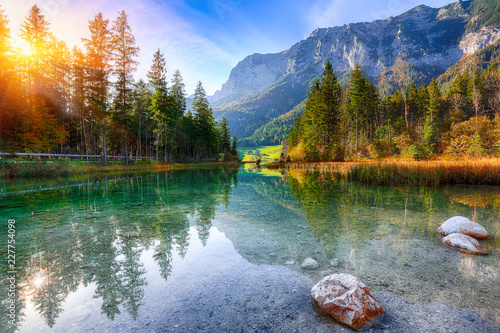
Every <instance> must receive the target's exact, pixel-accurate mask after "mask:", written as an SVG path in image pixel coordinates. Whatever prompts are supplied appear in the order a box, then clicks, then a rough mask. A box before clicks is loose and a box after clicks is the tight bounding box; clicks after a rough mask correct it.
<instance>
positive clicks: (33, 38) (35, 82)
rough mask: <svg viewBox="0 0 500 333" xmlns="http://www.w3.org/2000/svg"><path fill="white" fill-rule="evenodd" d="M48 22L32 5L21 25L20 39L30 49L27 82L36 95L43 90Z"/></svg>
mask: <svg viewBox="0 0 500 333" xmlns="http://www.w3.org/2000/svg"><path fill="white" fill-rule="evenodd" d="M49 25H50V24H49V22H48V21H47V20H46V19H45V16H44V15H43V14H42V11H41V10H40V8H39V7H38V6H37V5H33V6H32V7H31V8H30V10H29V12H28V15H27V16H26V18H25V20H24V22H23V23H22V24H21V38H22V39H24V40H25V41H26V42H27V43H28V45H29V47H30V55H29V57H28V58H29V61H32V62H33V63H32V65H29V69H28V77H29V78H28V81H29V85H30V87H32V88H33V89H34V91H35V92H36V93H42V92H43V89H44V88H45V86H44V85H45V82H44V72H43V70H44V69H45V65H46V61H47V57H48V53H49V45H50V39H51V36H52V34H51V33H50V31H49Z"/></svg>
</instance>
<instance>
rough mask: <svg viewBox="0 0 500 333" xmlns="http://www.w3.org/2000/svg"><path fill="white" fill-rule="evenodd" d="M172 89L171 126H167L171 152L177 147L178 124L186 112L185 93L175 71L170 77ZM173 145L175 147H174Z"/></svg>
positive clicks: (179, 74)
mask: <svg viewBox="0 0 500 333" xmlns="http://www.w3.org/2000/svg"><path fill="white" fill-rule="evenodd" d="M171 82H172V87H171V88H170V94H169V95H170V100H171V109H170V117H171V126H169V127H170V128H169V131H168V132H170V137H171V138H172V140H171V142H172V144H171V148H172V149H171V150H172V151H173V150H174V149H176V148H177V147H176V146H178V137H177V136H178V132H179V129H180V123H181V121H182V116H183V115H184V113H185V112H186V91H185V85H184V82H183V80H182V76H181V72H179V70H176V71H175V73H174V76H173V77H172V81H171ZM174 145H175V147H174Z"/></svg>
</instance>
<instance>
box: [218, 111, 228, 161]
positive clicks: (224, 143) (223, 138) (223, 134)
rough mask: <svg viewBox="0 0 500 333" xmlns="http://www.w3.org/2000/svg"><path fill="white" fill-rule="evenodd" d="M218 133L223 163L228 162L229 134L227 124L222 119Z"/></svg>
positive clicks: (224, 119)
mask: <svg viewBox="0 0 500 333" xmlns="http://www.w3.org/2000/svg"><path fill="white" fill-rule="evenodd" d="M219 131H220V143H219V146H220V152H221V153H222V154H223V156H224V162H227V161H228V160H229V155H231V133H230V132H229V124H228V122H227V120H226V118H224V117H223V118H222V122H221V123H220V124H219Z"/></svg>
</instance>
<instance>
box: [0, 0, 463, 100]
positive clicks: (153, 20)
mask: <svg viewBox="0 0 500 333" xmlns="http://www.w3.org/2000/svg"><path fill="white" fill-rule="evenodd" d="M451 2H454V1H450V0H380V1H379V0H38V1H34V0H0V6H1V7H0V8H1V9H3V10H4V11H5V14H6V15H7V17H8V18H9V20H10V23H9V28H10V29H11V35H12V37H13V39H14V44H17V43H20V40H19V34H20V32H19V29H20V25H21V23H22V22H23V20H24V19H25V17H26V15H27V13H28V11H29V9H30V7H32V6H33V5H34V4H36V5H38V7H40V9H41V10H42V12H43V13H44V15H45V17H46V19H47V20H48V21H49V22H50V30H51V32H52V33H53V34H54V35H55V36H56V38H58V39H61V40H64V41H65V42H66V43H67V44H68V46H70V47H72V46H73V45H77V46H79V47H83V44H82V42H81V38H88V37H89V36H90V34H89V30H88V22H89V21H90V20H92V19H93V18H94V16H95V15H96V14H97V13H99V12H102V13H103V15H104V17H105V18H109V19H110V24H112V21H113V20H115V19H116V17H117V15H118V12H119V11H120V10H122V9H125V12H126V13H127V14H128V18H129V23H130V26H131V28H132V32H133V34H134V36H135V38H136V44H137V46H139V47H140V48H141V51H140V53H139V58H138V61H139V62H140V66H139V68H138V69H137V72H136V73H135V75H134V77H135V78H136V79H139V78H144V79H146V73H147V71H148V69H149V67H150V66H151V62H152V57H153V53H154V52H155V51H156V50H158V49H160V52H162V53H163V54H164V55H165V59H166V62H167V71H168V74H169V75H171V74H173V73H174V72H175V70H176V69H178V70H179V71H180V72H181V75H182V77H183V79H184V82H185V84H186V91H187V93H188V94H192V93H193V92H194V90H195V88H196V83H197V82H198V81H202V83H203V86H204V88H205V90H206V92H207V94H208V95H212V94H213V93H214V92H215V91H216V90H218V89H220V88H221V85H222V84H223V83H224V82H225V81H226V80H227V79H228V77H229V74H230V72H231V69H232V68H233V67H234V66H236V64H237V63H238V62H239V61H241V60H243V59H244V58H245V57H246V56H248V55H250V54H253V53H275V52H281V51H284V50H286V49H288V48H290V47H291V46H292V45H293V44H295V43H297V42H299V41H300V40H302V39H305V38H307V37H308V36H309V35H310V34H311V32H312V31H313V30H315V29H316V28H326V27H332V26H337V25H343V24H349V23H356V22H366V21H373V20H376V19H385V18H387V17H389V16H396V15H399V14H401V13H403V12H405V11H407V10H409V9H411V8H413V7H415V6H418V5H421V4H425V5H427V6H430V7H441V6H443V5H446V4H448V3H451Z"/></svg>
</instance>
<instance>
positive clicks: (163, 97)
mask: <svg viewBox="0 0 500 333" xmlns="http://www.w3.org/2000/svg"><path fill="white" fill-rule="evenodd" d="M148 78H149V83H150V85H151V86H152V87H153V89H154V91H153V93H152V95H151V106H150V109H151V111H152V112H153V118H154V120H155V121H156V122H157V129H156V160H158V155H159V147H160V141H161V137H162V132H163V137H164V153H163V155H164V156H163V158H164V160H165V162H166V161H167V139H166V136H167V119H168V110H169V107H170V102H169V97H168V88H167V69H166V62H165V58H164V57H163V54H161V52H160V49H158V50H157V51H156V52H155V53H154V55H153V64H152V65H151V69H150V70H149V71H148Z"/></svg>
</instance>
